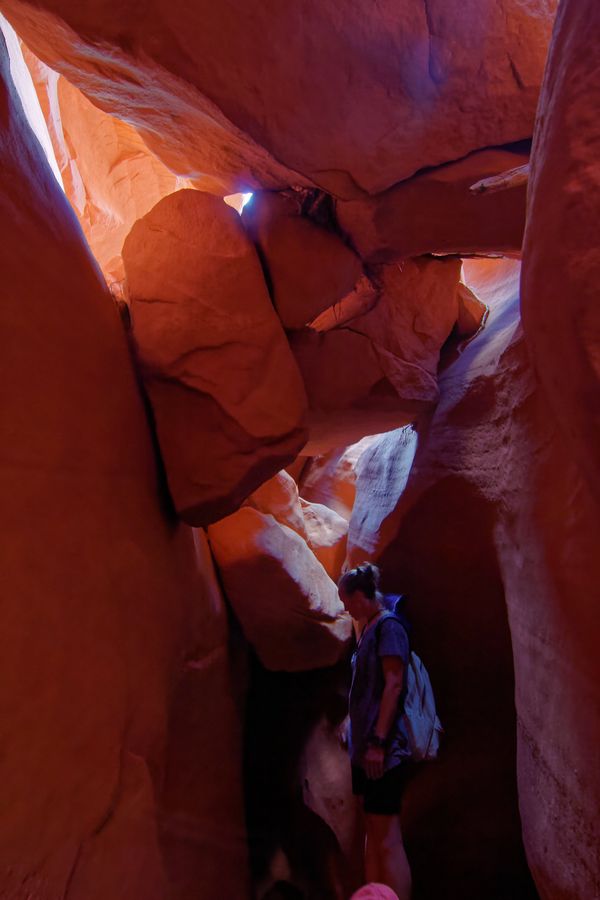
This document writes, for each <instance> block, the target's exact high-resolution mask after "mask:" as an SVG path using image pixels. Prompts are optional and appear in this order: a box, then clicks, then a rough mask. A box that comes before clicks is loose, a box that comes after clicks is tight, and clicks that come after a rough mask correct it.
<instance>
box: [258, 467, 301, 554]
mask: <svg viewBox="0 0 600 900" xmlns="http://www.w3.org/2000/svg"><path fill="white" fill-rule="evenodd" d="M245 505H246V506H251V507H252V508H253V509H257V510H258V511H259V512H261V513H265V514H266V515H271V516H273V518H274V519H277V521H278V522H279V524H280V525H287V527H288V528H291V529H292V531H295V532H296V534H299V535H300V537H303V538H304V539H305V540H306V524H305V521H304V510H303V508H302V502H301V500H300V497H299V496H298V485H297V484H296V482H295V481H294V479H293V478H292V476H291V475H288V473H287V472H286V471H285V469H282V471H281V472H278V473H277V475H274V476H273V478H269V480H268V481H265V483H264V484H261V486H260V487H259V488H257V489H256V490H255V491H253V492H252V493H251V494H250V496H249V497H248V499H247V500H246V504H245Z"/></svg>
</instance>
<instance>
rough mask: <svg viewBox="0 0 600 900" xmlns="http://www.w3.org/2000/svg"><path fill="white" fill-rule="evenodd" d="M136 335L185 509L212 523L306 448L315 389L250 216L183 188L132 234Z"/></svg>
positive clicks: (129, 255) (173, 482)
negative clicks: (249, 228) (249, 230)
mask: <svg viewBox="0 0 600 900" xmlns="http://www.w3.org/2000/svg"><path fill="white" fill-rule="evenodd" d="M123 259H124V262H125V270H126V275H127V284H126V289H127V295H128V298H129V301H130V304H131V319H132V326H133V336H134V339H135V344H136V347H137V352H138V355H139V359H140V363H141V368H142V377H143V379H144V383H145V386H146V390H147V392H148V396H149V399H150V403H151V405H152V409H153V412H154V418H155V421H156V428H157V434H158V440H159V443H160V448H161V453H162V458H163V462H164V464H165V469H166V474H167V479H168V482H169V487H170V490H171V494H172V497H173V500H174V503H175V507H176V509H177V510H178V512H179V514H180V515H181V516H182V517H184V518H185V519H186V521H188V522H190V523H191V524H195V525H204V524H207V523H209V522H212V521H216V520H217V519H219V518H221V517H222V516H223V515H226V514H228V513H230V512H232V511H233V510H234V509H236V508H237V507H238V506H239V505H240V503H241V502H242V501H243V500H244V499H245V498H246V497H247V496H248V494H250V493H251V492H252V491H253V490H254V489H255V488H257V487H258V486H259V485H260V484H261V483H262V482H263V481H265V480H266V479H267V478H269V477H270V476H272V475H274V474H275V473H276V472H278V471H279V470H280V469H281V468H283V466H285V465H286V464H287V463H289V462H291V460H292V459H293V458H294V457H295V456H296V455H297V453H298V452H299V450H300V449H301V447H302V446H303V444H304V442H305V439H306V433H305V431H304V428H303V415H304V409H305V403H306V400H305V393H304V387H303V384H302V380H301V378H300V375H299V372H298V369H297V367H296V364H295V362H294V359H293V357H292V354H291V352H290V349H289V346H288V344H287V341H286V339H285V335H284V332H283V330H282V328H281V325H280V323H279V320H278V319H277V316H276V314H275V312H274V310H273V307H272V305H271V301H270V299H269V295H268V293H267V288H266V285H265V282H264V279H263V275H262V270H261V267H260V262H259V260H258V257H257V255H256V251H255V249H254V247H253V245H252V243H251V242H250V240H249V239H248V238H247V236H246V234H245V232H244V229H243V227H242V225H241V222H240V218H239V216H238V214H237V213H236V212H235V211H234V210H233V209H231V208H230V207H229V206H227V205H226V204H225V203H223V202H222V200H220V199H219V198H217V197H214V196H212V195H210V194H204V193H201V192H200V191H194V190H188V191H178V192H177V193H175V194H171V195H170V196H168V197H165V198H164V200H162V201H161V202H160V203H158V204H157V206H155V207H154V209H152V210H151V211H150V212H149V213H148V214H147V215H146V216H144V218H143V219H140V220H139V221H138V222H137V223H136V225H135V226H134V227H133V229H132V231H131V232H130V234H129V236H128V238H127V240H126V242H125V245H124V248H123Z"/></svg>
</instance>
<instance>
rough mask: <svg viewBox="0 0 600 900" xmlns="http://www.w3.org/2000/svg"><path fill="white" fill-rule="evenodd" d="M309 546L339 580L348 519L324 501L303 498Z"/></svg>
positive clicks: (344, 550) (344, 552) (333, 577)
mask: <svg viewBox="0 0 600 900" xmlns="http://www.w3.org/2000/svg"><path fill="white" fill-rule="evenodd" d="M300 502H301V504H302V511H303V513H304V522H305V525H306V534H307V537H308V546H309V547H310V549H311V550H312V551H313V553H314V554H315V556H316V557H317V559H318V560H319V562H320V563H321V565H322V566H323V568H324V569H325V571H326V572H327V574H328V575H329V577H330V578H331V579H333V581H336V582H337V580H338V578H339V577H340V572H341V570H342V565H343V564H344V559H345V557H346V536H347V534H348V521H347V520H346V519H344V517H343V516H340V515H339V513H337V512H335V510H333V509H329V507H328V506H324V505H323V504H322V503H310V502H309V501H308V500H301V501H300Z"/></svg>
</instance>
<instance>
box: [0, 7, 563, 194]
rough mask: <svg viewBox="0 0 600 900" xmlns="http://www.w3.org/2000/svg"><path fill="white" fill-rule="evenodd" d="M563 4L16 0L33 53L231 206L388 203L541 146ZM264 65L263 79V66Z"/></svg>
mask: <svg viewBox="0 0 600 900" xmlns="http://www.w3.org/2000/svg"><path fill="white" fill-rule="evenodd" d="M556 5H557V4H556V0H546V2H544V3H523V2H522V0H479V2H478V3H477V4H472V3H471V4H469V5H467V6H466V7H465V6H464V4H463V5H461V4H460V3H456V2H454V3H451V4H450V6H448V4H447V3H445V4H434V3H428V4H424V3H423V2H422V0H403V2H402V3H400V4H399V3H398V2H397V0H383V2H381V3H378V4H376V5H375V6H373V7H372V8H371V9H370V11H369V16H367V17H365V11H364V8H363V6H362V5H361V4H357V3H356V2H354V0H336V2H335V3H333V2H331V0H327V2H324V0H307V2H306V3H305V4H304V6H303V8H302V17H301V19H300V18H299V17H298V10H297V8H296V7H295V6H294V5H293V4H279V5H278V7H277V10H276V12H274V11H273V9H272V8H271V7H268V6H256V5H249V4H247V3H243V2H241V0H236V2H232V3H229V4H227V5H219V4H214V3H209V2H208V0H202V2H197V3H193V4H169V3H164V2H160V3H159V2H156V3H154V4H152V5H151V6H149V7H148V8H147V9H144V14H143V15H140V14H139V5H138V3H137V2H136V0H123V2H121V3H119V6H118V8H115V7H114V5H111V4H109V3H108V2H107V0H104V2H99V3H94V4H82V3H76V2H74V0H52V2H50V0H45V2H44V3H42V2H39V3H36V5H35V6H34V5H32V4H30V3H28V2H26V0H3V4H2V8H3V11H4V13H5V15H6V16H7V17H8V18H9V19H10V21H11V22H12V23H13V24H14V25H15V27H16V28H17V31H18V32H19V34H20V35H21V36H22V37H23V38H24V39H25V40H26V42H27V44H28V45H29V46H30V47H31V48H32V49H33V51H34V52H35V53H36V54H37V55H38V56H39V57H40V58H41V59H43V60H44V61H45V62H47V63H48V64H50V65H52V66H56V67H57V68H59V71H61V73H62V74H64V75H66V76H67V77H68V78H69V80H70V81H72V82H73V84H75V85H76V86H77V87H79V88H80V89H81V90H83V91H84V92H85V93H86V94H87V95H88V96H89V97H90V98H91V99H92V100H93V101H94V102H95V103H96V104H97V105H98V106H100V107H101V108H102V109H104V110H105V111H106V112H110V113H112V114H114V115H118V116H121V117H123V118H126V119H127V120H128V121H129V122H131V123H132V124H134V125H135V126H136V127H137V128H138V129H139V130H140V133H141V134H142V136H143V137H144V139H145V141H146V142H147V144H148V146H149V147H150V148H151V149H152V150H153V151H154V152H155V153H156V154H157V155H158V156H160V158H161V159H162V160H163V162H165V164H166V165H167V166H168V167H169V168H170V169H172V171H174V172H177V173H178V174H179V175H182V176H184V177H188V178H203V179H205V182H206V183H207V184H208V185H209V186H210V189H216V190H220V191H221V193H223V194H225V193H231V192H233V191H243V190H252V189H253V188H256V187H259V186H263V187H268V188H272V187H275V188H277V187H282V186H286V185H294V186H298V185H302V184H305V185H306V184H310V183H312V184H315V185H317V186H320V187H323V188H324V189H325V190H327V191H328V192H330V193H333V194H336V195H338V196H345V197H348V198H349V197H353V196H354V197H356V196H360V195H361V193H362V192H364V191H366V192H368V193H378V192H380V191H382V190H385V189H386V188H388V187H390V186H392V185H394V184H396V183H397V182H399V181H401V180H403V179H405V178H408V177H410V176H411V175H413V174H414V173H415V172H417V171H418V170H420V169H422V168H424V167H428V166H435V165H439V164H440V163H444V162H447V161H449V160H455V159H459V158H461V157H463V156H465V155H466V154H467V153H470V152H471V151H473V150H477V149H480V148H484V147H490V146H497V145H500V144H506V143H509V142H511V141H515V140H521V139H522V138H526V137H528V136H530V135H531V133H532V128H533V120H534V114H535V107H536V103H537V98H538V92H539V85H540V81H541V77H542V72H543V66H544V60H545V55H546V48H547V43H548V39H549V36H550V29H551V25H552V19H553V14H554V11H555V8H556ZM257 60H260V64H257Z"/></svg>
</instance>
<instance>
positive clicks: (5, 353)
mask: <svg viewBox="0 0 600 900" xmlns="http://www.w3.org/2000/svg"><path fill="white" fill-rule="evenodd" d="M0 130H1V132H2V140H1V141H0V231H1V234H2V240H0V271H1V273H2V291H3V300H2V304H1V305H0V328H1V331H2V334H3V335H4V336H5V338H6V340H5V341H4V342H3V348H2V354H1V361H0V369H1V378H0V385H1V390H2V402H1V403H0V436H1V443H2V458H1V461H0V482H1V484H0V496H1V497H2V506H1V510H2V521H3V525H4V533H3V535H2V541H1V542H0V570H1V572H2V653H1V660H2V677H1V678H0V694H1V697H0V704H1V707H2V724H3V728H4V729H5V737H4V738H3V742H2V753H1V755H0V777H1V780H2V784H3V797H2V823H1V825H0V858H1V859H2V866H1V869H0V895H1V896H2V897H14V898H24V897H25V896H37V897H42V896H44V897H65V896H66V895H67V894H71V896H72V897H73V898H88V900H91V898H95V900H100V898H102V900H104V898H109V897H111V898H116V897H123V896H124V895H128V896H130V897H139V898H142V897H143V898H152V900H162V898H164V897H166V896H168V895H173V894H172V890H171V888H172V886H173V885H182V884H187V885H189V884H190V883H192V884H194V885H196V886H197V885H198V884H211V885H213V888H211V889H210V890H211V891H212V893H213V895H216V894H218V892H219V891H221V890H222V891H223V896H227V897H241V896H245V895H246V881H247V866H246V859H245V856H246V850H245V846H244V841H243V839H242V836H243V833H244V823H243V812H242V806H241V788H240V771H241V766H240V760H239V752H240V739H239V722H238V714H237V712H236V708H235V705H234V702H233V699H232V692H231V690H230V688H229V686H228V684H227V673H228V665H229V663H228V655H227V647H226V644H227V622H226V617H225V610H224V606H223V602H222V598H221V597H220V595H219V594H218V592H215V591H214V584H211V583H210V571H209V569H208V568H207V559H206V556H203V555H202V549H201V546H200V545H199V543H198V541H197V540H195V539H194V535H193V533H192V531H191V530H190V529H189V528H187V527H185V526H182V525H178V524H177V523H176V522H174V521H173V519H172V517H168V516H166V515H165V513H164V509H163V506H162V498H161V495H160V493H159V490H158V483H159V481H158V471H157V460H156V457H155V453H154V450H153V444H152V438H151V433H150V429H149V426H148V421H147V418H146V415H145V411H144V408H143V404H142V402H141V399H140V395H139V389H138V385H137V381H136V376H135V373H134V370H133V366H132V362H131V358H130V355H129V352H128V347H127V342H126V339H125V335H124V333H123V328H122V325H121V322H120V319H119V316H118V314H117V312H116V310H115V307H114V304H113V302H112V300H111V297H110V295H109V293H108V291H107V290H106V286H105V285H104V283H103V282H102V279H101V278H100V276H99V272H98V269H97V266H96V264H95V262H94V260H93V258H92V255H91V253H90V251H89V249H88V247H87V246H86V244H85V242H84V240H83V239H82V235H81V229H80V227H79V224H78V222H77V219H76V217H75V215H74V213H73V211H72V209H71V208H70V206H69V204H68V202H67V200H66V198H65V196H64V194H63V192H62V190H61V189H60V187H59V186H58V184H57V182H56V180H55V178H54V176H53V174H52V173H51V171H50V168H49V166H48V164H47V162H46V159H45V157H44V155H43V153H42V150H41V148H40V145H39V143H38V142H37V140H36V139H35V137H34V136H33V133H32V132H31V131H30V129H29V127H28V125H27V122H26V119H25V116H24V114H23V110H22V107H21V105H20V103H19V102H18V100H17V98H16V94H15V91H14V89H13V85H12V83H11V79H10V75H9V71H8V60H7V55H6V49H5V45H4V40H3V38H2V36H1V35H0ZM211 591H212V593H211ZM209 598H210V601H209ZM186 660H188V661H192V660H195V661H196V662H197V663H198V664H201V665H200V668H199V669H198V675H197V678H196V682H195V684H194V692H193V694H194V697H193V701H194V704H193V707H191V706H190V704H189V699H190V697H189V694H188V697H187V699H186V696H185V691H184V690H183V681H184V672H183V670H184V665H185V661H186ZM215 698H218V702H215ZM192 709H193V713H194V715H195V716H196V717H197V718H198V719H200V720H201V722H202V730H201V731H200V732H198V734H197V737H198V740H197V741H195V742H194V750H193V754H187V755H185V754H183V753H182V752H181V751H182V747H183V746H184V745H183V744H182V740H181V735H180V734H176V732H175V731H174V729H173V720H174V719H177V718H178V717H179V716H180V715H183V714H184V713H185V714H186V715H188V716H189V715H190V710H192ZM174 759H176V760H177V763H178V764H177V765H175V766H173V765H171V763H172V760H174ZM217 762H218V765H217V766H216V765H215V763H217ZM207 773H210V776H207ZM213 775H214V777H212V776H213ZM207 777H209V778H210V797H209V796H208V795H206V794H203V793H201V792H198V790H197V786H198V784H199V779H200V778H207ZM184 787H185V790H186V791H187V792H188V794H189V795H191V796H193V800H194V802H184V801H182V802H181V803H180V804H178V805H177V804H176V803H175V802H174V798H176V797H178V798H179V799H181V798H182V797H183V796H184ZM167 788H168V794H167V792H166V791H167ZM175 807H178V808H177V809H175ZM217 809H218V811H219V814H221V812H222V811H223V810H227V814H226V816H225V815H224V816H223V819H222V825H221V829H220V830H219V834H218V835H216V834H215V833H214V831H213V830H212V823H213V822H214V818H215V815H216V810H217ZM177 815H178V816H179V818H177ZM181 822H184V823H185V827H184V828H182V827H179V830H177V827H176V825H177V823H179V824H180V823H181ZM215 871H218V873H219V876H218V887H217V882H215V880H214V875H215ZM180 896H183V894H181V895H180ZM188 896H190V894H189V893H188Z"/></svg>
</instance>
